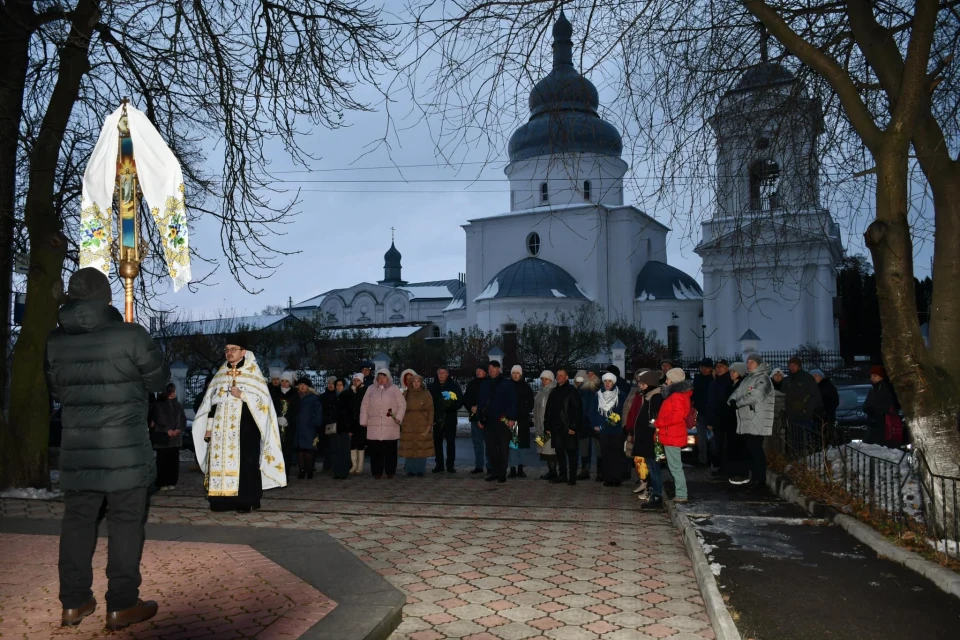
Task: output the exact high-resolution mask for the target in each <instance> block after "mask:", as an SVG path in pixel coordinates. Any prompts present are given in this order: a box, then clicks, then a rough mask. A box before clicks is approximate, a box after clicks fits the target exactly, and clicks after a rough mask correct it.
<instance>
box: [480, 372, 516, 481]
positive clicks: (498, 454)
mask: <svg viewBox="0 0 960 640" xmlns="http://www.w3.org/2000/svg"><path fill="white" fill-rule="evenodd" d="M487 373H488V376H487V378H486V379H484V380H483V381H482V382H481V384H480V393H479V399H478V400H477V414H478V420H477V426H478V427H480V429H482V430H483V439H484V442H485V444H486V447H487V456H488V457H489V459H490V475H488V476H487V478H486V480H487V482H493V481H494V480H496V481H497V482H501V483H502V482H506V481H507V462H508V457H509V455H510V439H511V438H512V437H513V428H514V427H515V426H516V424H517V391H516V387H515V386H514V384H513V381H511V380H507V379H505V378H504V377H503V376H502V375H500V362H499V361H497V360H491V361H490V362H489V364H488V365H487Z"/></svg>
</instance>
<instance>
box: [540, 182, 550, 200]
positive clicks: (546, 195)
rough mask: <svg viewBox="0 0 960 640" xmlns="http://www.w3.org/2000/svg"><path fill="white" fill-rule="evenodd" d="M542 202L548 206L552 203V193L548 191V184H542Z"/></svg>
mask: <svg viewBox="0 0 960 640" xmlns="http://www.w3.org/2000/svg"><path fill="white" fill-rule="evenodd" d="M540 202H541V203H543V204H546V203H548V202H550V192H549V191H548V190H547V183H546V182H541V183H540Z"/></svg>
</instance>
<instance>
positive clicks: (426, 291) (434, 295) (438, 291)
mask: <svg viewBox="0 0 960 640" xmlns="http://www.w3.org/2000/svg"><path fill="white" fill-rule="evenodd" d="M398 288H400V289H403V290H404V291H407V292H409V293H411V294H413V297H412V298H411V299H412V300H439V299H446V298H452V297H453V294H452V293H450V289H448V288H447V287H445V286H437V285H431V286H427V287H411V286H405V287H398Z"/></svg>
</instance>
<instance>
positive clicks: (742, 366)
mask: <svg viewBox="0 0 960 640" xmlns="http://www.w3.org/2000/svg"><path fill="white" fill-rule="evenodd" d="M730 371H736V372H737V375H739V376H740V377H741V378H742V377H744V376H746V375H747V363H746V362H734V363H733V364H732V365H730Z"/></svg>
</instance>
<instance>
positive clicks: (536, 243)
mask: <svg viewBox="0 0 960 640" xmlns="http://www.w3.org/2000/svg"><path fill="white" fill-rule="evenodd" d="M527 253H529V254H530V255H531V256H533V257H534V258H536V257H537V256H538V255H540V234H539V233H537V232H536V231H534V232H533V233H531V234H530V235H528V236H527Z"/></svg>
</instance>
